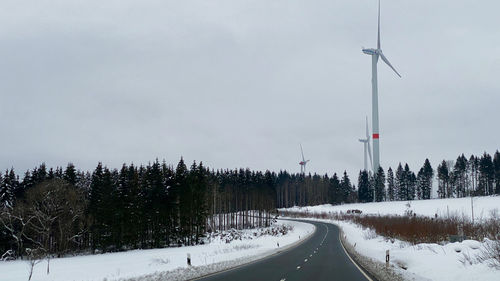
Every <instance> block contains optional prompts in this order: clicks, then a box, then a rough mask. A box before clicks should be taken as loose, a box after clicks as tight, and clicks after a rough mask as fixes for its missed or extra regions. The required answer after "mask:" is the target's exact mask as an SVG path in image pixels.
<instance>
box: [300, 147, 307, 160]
mask: <svg viewBox="0 0 500 281" xmlns="http://www.w3.org/2000/svg"><path fill="white" fill-rule="evenodd" d="M300 153H302V161H306V158H304V150H302V144H300Z"/></svg>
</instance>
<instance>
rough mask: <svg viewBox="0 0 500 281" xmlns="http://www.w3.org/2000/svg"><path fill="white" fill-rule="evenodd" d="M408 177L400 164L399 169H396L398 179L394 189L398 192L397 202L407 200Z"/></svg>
mask: <svg viewBox="0 0 500 281" xmlns="http://www.w3.org/2000/svg"><path fill="white" fill-rule="evenodd" d="M405 180H406V177H405V173H404V170H403V166H401V163H399V165H398V168H397V169H396V179H395V181H394V189H395V191H396V194H397V196H396V198H397V200H405V199H406V189H405V188H406V183H405Z"/></svg>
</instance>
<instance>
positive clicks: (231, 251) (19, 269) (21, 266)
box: [0, 221, 314, 281]
mask: <svg viewBox="0 0 500 281" xmlns="http://www.w3.org/2000/svg"><path fill="white" fill-rule="evenodd" d="M276 224H288V225H291V226H293V229H292V230H291V231H290V232H288V233H287V234H286V235H283V236H271V235H263V236H260V237H257V238H252V239H242V240H233V241H232V242H231V243H226V242H224V241H222V240H221V239H214V240H212V241H211V242H210V243H208V244H205V245H198V246H190V247H180V248H166V249H153V250H134V251H128V252H121V253H108V254H100V255H88V256H77V257H68V258H59V259H52V260H51V261H50V274H49V275H47V274H46V270H47V261H45V260H44V261H42V262H41V263H39V264H37V265H36V266H35V270H34V273H33V277H32V280H33V281H72V280H74V281H103V280H107V281H110V280H125V279H128V278H133V277H139V276H144V275H150V276H151V275H155V274H163V276H168V273H167V275H165V271H176V272H177V273H179V272H180V274H182V271H183V270H186V271H192V270H191V269H188V268H187V267H188V266H187V265H186V257H187V254H188V253H189V254H190V255H191V259H192V265H193V267H192V268H197V267H200V268H212V270H213V267H209V266H208V265H211V264H218V265H219V266H218V267H216V268H215V269H216V270H220V269H223V268H227V267H232V266H236V265H238V264H242V263H246V262H249V261H252V260H256V259H259V258H262V257H264V256H267V255H271V254H273V253H276V252H278V251H279V250H283V248H285V247H287V246H291V245H293V244H295V243H296V242H298V241H299V237H300V239H302V240H303V239H304V238H305V237H307V236H308V235H311V234H312V233H313V232H314V226H313V225H311V224H307V223H300V222H293V221H278V222H277V223H276ZM243 232H244V235H243V236H246V237H255V236H254V232H256V231H255V230H244V231H243ZM277 243H279V246H280V247H279V248H278V246H277ZM220 265H222V266H220ZM28 269H29V267H28V263H27V262H26V261H9V262H0V280H1V281H26V280H28ZM207 273H208V272H207Z"/></svg>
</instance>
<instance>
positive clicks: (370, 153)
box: [359, 117, 373, 171]
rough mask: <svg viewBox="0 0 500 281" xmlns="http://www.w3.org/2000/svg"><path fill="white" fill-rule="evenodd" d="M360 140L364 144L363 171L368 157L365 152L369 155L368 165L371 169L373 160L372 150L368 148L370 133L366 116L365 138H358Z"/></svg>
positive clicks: (366, 168)
mask: <svg viewBox="0 0 500 281" xmlns="http://www.w3.org/2000/svg"><path fill="white" fill-rule="evenodd" d="M359 141H360V142H362V143H363V144H364V148H365V149H364V150H365V171H368V164H367V161H368V157H367V155H366V154H367V152H368V155H369V156H370V166H371V168H372V170H373V161H372V150H371V148H370V133H369V132H368V117H366V139H359Z"/></svg>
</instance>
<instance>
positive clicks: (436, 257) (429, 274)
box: [308, 219, 500, 281]
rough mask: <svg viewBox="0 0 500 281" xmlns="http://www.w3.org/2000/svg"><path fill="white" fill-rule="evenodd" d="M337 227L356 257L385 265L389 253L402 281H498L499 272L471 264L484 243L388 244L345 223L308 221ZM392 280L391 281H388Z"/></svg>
mask: <svg viewBox="0 0 500 281" xmlns="http://www.w3.org/2000/svg"><path fill="white" fill-rule="evenodd" d="M308 220H313V221H322V222H328V223H333V224H336V225H338V226H339V227H340V228H341V229H342V231H343V233H344V235H345V240H346V242H347V243H348V244H349V245H350V246H351V248H353V249H354V250H355V251H356V252H357V253H359V254H360V255H362V256H363V257H366V258H369V259H372V260H374V261H375V262H377V263H378V264H379V265H380V264H385V253H386V250H389V252H390V266H391V269H392V270H393V271H394V272H395V273H396V274H400V275H402V276H403V277H404V278H405V279H406V280H418V281H423V280H440V281H441V280H443V281H447V280H450V281H462V280H463V281H468V280H492V281H493V280H500V270H497V269H494V268H490V267H488V265H487V264H485V263H478V262H476V261H475V257H476V255H478V254H480V252H481V249H482V247H483V246H484V243H487V242H478V241H474V240H465V241H463V242H456V243H448V244H445V245H439V244H424V243H422V244H417V245H411V244H410V243H408V242H404V241H399V240H392V241H391V240H388V239H386V238H384V237H382V236H379V235H377V234H375V232H374V231H373V230H371V229H363V228H362V227H361V226H359V225H356V224H354V223H351V222H346V221H332V220H323V219H308ZM390 280H393V279H390Z"/></svg>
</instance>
